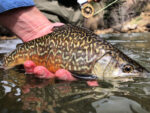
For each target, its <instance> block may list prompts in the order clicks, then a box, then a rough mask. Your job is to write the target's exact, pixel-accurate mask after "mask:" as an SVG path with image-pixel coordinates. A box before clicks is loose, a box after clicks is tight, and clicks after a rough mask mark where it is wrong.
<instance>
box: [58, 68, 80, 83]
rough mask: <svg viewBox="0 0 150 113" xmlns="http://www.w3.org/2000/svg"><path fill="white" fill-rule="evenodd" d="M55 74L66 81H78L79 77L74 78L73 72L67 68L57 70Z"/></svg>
mask: <svg viewBox="0 0 150 113" xmlns="http://www.w3.org/2000/svg"><path fill="white" fill-rule="evenodd" d="M55 76H56V77H57V78H58V79H60V80H65V81H76V80H77V79H76V78H74V77H73V76H72V75H71V73H70V72H69V71H67V70H65V69H59V70H58V71H56V73H55Z"/></svg>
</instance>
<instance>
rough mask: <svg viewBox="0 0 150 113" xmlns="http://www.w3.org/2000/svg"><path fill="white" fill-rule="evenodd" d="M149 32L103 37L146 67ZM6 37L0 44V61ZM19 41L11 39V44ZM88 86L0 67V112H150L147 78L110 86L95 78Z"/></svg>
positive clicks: (78, 82) (82, 82)
mask: <svg viewBox="0 0 150 113" xmlns="http://www.w3.org/2000/svg"><path fill="white" fill-rule="evenodd" d="M149 36H150V34H131V35H127V36H126V34H125V35H106V36H102V37H104V38H105V37H107V40H108V41H109V42H111V43H112V44H114V45H116V46H117V47H118V48H120V49H121V50H122V51H123V52H125V53H126V54H127V55H129V56H130V57H132V58H133V59H135V60H136V61H138V62H140V64H142V65H144V66H146V67H147V68H148V69H150V68H149V66H150V65H149V63H150V59H149V57H148V56H150V45H149V44H148V43H150V39H149ZM8 41H9V40H7V41H6V42H1V41H0V43H3V46H2V45H0V64H1V59H2V58H3V56H4V53H7V52H9V51H11V50H12V49H15V48H14V47H10V50H9V49H6V48H7V47H5V46H7V44H8V43H9V42H8ZM16 42H17V43H20V42H19V41H18V40H15V41H14V40H11V44H14V45H15V44H17V43H16ZM99 84H100V86H99V87H89V86H88V85H87V84H86V82H85V81H77V82H72V83H69V82H64V81H57V83H55V84H54V81H53V80H41V79H37V78H35V77H34V76H32V75H26V74H25V73H24V70H19V71H18V70H17V69H11V70H8V71H5V70H3V69H1V68H0V113H150V79H140V80H139V79H137V80H135V81H134V82H127V83H120V85H119V88H113V87H112V85H111V84H110V83H106V82H102V81H99Z"/></svg>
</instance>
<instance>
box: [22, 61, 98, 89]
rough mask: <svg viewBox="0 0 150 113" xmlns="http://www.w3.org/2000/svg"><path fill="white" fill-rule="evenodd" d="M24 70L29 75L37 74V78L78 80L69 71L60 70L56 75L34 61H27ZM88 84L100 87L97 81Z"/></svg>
mask: <svg viewBox="0 0 150 113" xmlns="http://www.w3.org/2000/svg"><path fill="white" fill-rule="evenodd" d="M24 69H25V71H26V73H27V74H35V76H36V77H38V78H42V79H51V78H56V79H59V80H65V81H76V80H78V79H77V78H75V77H73V76H72V74H71V73H70V72H69V71H68V70H65V69H59V70H57V71H56V72H55V73H52V72H50V71H49V70H48V69H47V68H45V67H44V66H36V64H35V63H34V62H33V61H26V62H25V63H24ZM87 84H88V85H89V86H98V82H97V81H87Z"/></svg>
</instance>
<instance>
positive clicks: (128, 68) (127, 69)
mask: <svg viewBox="0 0 150 113" xmlns="http://www.w3.org/2000/svg"><path fill="white" fill-rule="evenodd" d="M133 70H134V68H133V66H132V65H129V64H126V65H124V66H123V69H122V71H123V72H124V73H131V72H132V71H133Z"/></svg>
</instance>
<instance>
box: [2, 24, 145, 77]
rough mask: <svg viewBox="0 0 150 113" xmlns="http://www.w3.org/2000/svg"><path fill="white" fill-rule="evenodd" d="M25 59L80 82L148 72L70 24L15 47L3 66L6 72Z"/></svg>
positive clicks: (109, 45)
mask: <svg viewBox="0 0 150 113" xmlns="http://www.w3.org/2000/svg"><path fill="white" fill-rule="evenodd" d="M27 60H32V61H33V62H34V63H35V64H36V65H41V66H45V67H46V68H47V69H48V70H49V71H51V72H53V73H55V72H56V71H57V70H58V69H66V70H68V71H70V72H71V73H72V74H73V75H74V76H75V77H78V78H83V79H105V78H116V79H117V78H125V77H128V78H131V77H143V76H146V75H147V73H148V70H146V69H145V68H144V67H142V66H141V65H140V64H138V63H137V62H136V61H134V60H132V59H131V58H129V57H128V56H126V55H125V54H124V53H123V52H121V51H120V50H119V49H117V48H116V47H114V46H113V45H111V44H110V43H108V42H107V41H105V40H104V39H102V38H100V37H99V36H98V35H96V34H94V33H93V32H92V31H90V30H88V29H86V28H81V27H77V26H73V25H63V26H61V27H55V28H54V32H52V33H50V34H49V35H46V36H43V37H41V38H38V39H35V40H32V41H29V42H26V43H23V44H21V45H19V46H17V47H16V50H14V51H13V52H12V53H10V54H9V55H7V56H6V57H5V58H4V63H3V64H4V67H5V68H7V69H9V68H12V67H14V66H16V65H19V64H23V63H24V62H25V61H27Z"/></svg>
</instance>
